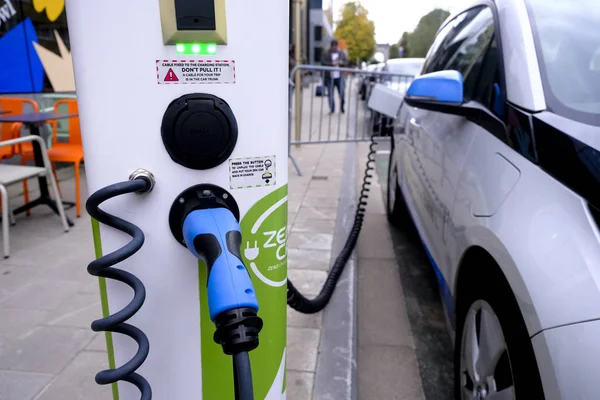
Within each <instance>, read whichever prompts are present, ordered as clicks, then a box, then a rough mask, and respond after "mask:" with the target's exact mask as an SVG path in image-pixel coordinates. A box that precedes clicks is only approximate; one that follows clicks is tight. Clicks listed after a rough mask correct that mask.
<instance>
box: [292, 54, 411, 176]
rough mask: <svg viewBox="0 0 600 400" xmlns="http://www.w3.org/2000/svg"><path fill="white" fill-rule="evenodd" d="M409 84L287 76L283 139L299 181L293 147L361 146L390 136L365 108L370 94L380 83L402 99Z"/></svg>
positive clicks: (398, 78) (373, 77)
mask: <svg viewBox="0 0 600 400" xmlns="http://www.w3.org/2000/svg"><path fill="white" fill-rule="evenodd" d="M332 77H333V79H332ZM337 77H340V79H339V80H337ZM412 80H413V76H408V75H401V74H394V73H389V72H373V71H364V70H359V69H352V68H337V67H325V66H317V65H298V66H296V67H295V68H294V69H293V70H292V72H291V73H290V89H289V96H290V97H289V116H288V134H289V157H290V160H291V161H292V163H293V165H294V168H295V169H296V172H297V173H298V175H302V173H301V171H300V168H299V167H298V165H297V163H296V160H294V158H293V157H292V154H291V147H292V146H293V145H296V146H298V145H302V144H311V143H321V144H324V143H345V142H362V141H369V140H371V136H373V135H376V136H386V135H389V134H390V133H391V129H392V123H393V119H391V118H387V117H384V116H382V115H378V113H376V112H373V111H371V110H369V108H368V107H367V104H368V100H369V96H370V94H371V90H372V89H373V87H374V86H375V85H376V84H377V83H382V84H385V85H386V86H388V87H389V88H391V89H393V90H397V91H398V92H401V93H404V92H406V90H407V89H408V86H409V85H410V83H411V82H412ZM342 101H343V102H342Z"/></svg>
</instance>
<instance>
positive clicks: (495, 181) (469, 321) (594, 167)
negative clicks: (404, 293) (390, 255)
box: [387, 0, 600, 400]
mask: <svg viewBox="0 0 600 400" xmlns="http://www.w3.org/2000/svg"><path fill="white" fill-rule="evenodd" d="M598 26H600V7H598V2H597V0H577V1H567V0H552V1H547V0H496V1H494V2H492V1H478V2H476V3H474V4H473V6H471V7H469V8H468V9H465V10H464V11H462V12H460V13H458V14H456V15H454V16H451V17H450V18H449V19H448V20H447V21H446V22H445V23H444V24H443V25H442V27H441V28H440V30H439V31H438V33H437V36H436V38H435V41H434V43H433V45H432V47H431V49H430V50H429V53H428V55H427V58H426V62H425V65H424V68H423V73H422V75H421V76H419V77H418V78H416V79H415V80H414V81H413V83H412V84H411V86H410V88H409V89H408V91H407V93H406V96H405V100H404V104H403V105H402V107H401V110H400V113H399V116H398V118H396V120H395V122H394V124H395V125H394V135H393V141H392V143H393V150H392V153H391V158H390V171H389V182H388V183H389V184H388V196H387V204H388V206H387V208H388V215H389V218H390V220H391V221H392V222H393V223H395V224H397V225H398V226H409V225H410V224H412V223H414V225H415V226H416V228H417V231H418V232H419V235H420V237H421V239H422V241H423V243H424V245H425V248H426V251H427V254H428V256H429V258H430V260H431V263H432V265H433V268H434V270H435V273H436V276H437V278H438V281H439V286H440V291H441V297H442V300H443V303H444V306H445V309H446V314H447V317H448V322H449V324H448V325H449V327H450V331H451V333H452V335H453V337H454V347H455V361H454V364H455V367H454V369H455V374H454V375H455V388H456V392H455V397H456V398H457V399H477V400H481V399H514V398H517V399H544V398H545V399H600V379H598V376H599V373H600V230H599V226H600V30H599V29H598Z"/></svg>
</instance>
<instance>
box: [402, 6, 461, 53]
mask: <svg viewBox="0 0 600 400" xmlns="http://www.w3.org/2000/svg"><path fill="white" fill-rule="evenodd" d="M449 15H450V13H449V12H448V11H445V10H442V9H439V8H436V9H435V10H433V11H431V12H430V13H429V14H427V15H425V16H423V17H422V18H421V20H420V21H419V23H418V24H417V27H416V28H415V30H414V32H412V33H409V34H407V35H406V38H405V36H404V34H403V35H402V39H400V42H402V40H403V39H406V40H405V41H406V43H405V51H404V53H405V55H404V57H425V56H426V55H427V51H428V50H429V48H430V47H431V44H432V43H433V39H434V38H435V34H436V33H437V30H438V29H439V27H440V26H441V25H442V23H443V22H444V21H445V20H446V18H448V16H449ZM405 34H406V33H405ZM403 47H404V46H403ZM407 50H408V51H407ZM407 54H408V55H407Z"/></svg>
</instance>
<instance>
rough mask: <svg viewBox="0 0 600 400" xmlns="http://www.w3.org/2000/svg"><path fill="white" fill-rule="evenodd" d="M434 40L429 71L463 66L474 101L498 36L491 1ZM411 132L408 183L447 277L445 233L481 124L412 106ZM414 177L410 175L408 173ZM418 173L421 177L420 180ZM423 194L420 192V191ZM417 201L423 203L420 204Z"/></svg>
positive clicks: (424, 234)
mask: <svg viewBox="0 0 600 400" xmlns="http://www.w3.org/2000/svg"><path fill="white" fill-rule="evenodd" d="M444 29H446V31H447V32H446V35H445V36H444V37H443V38H442V39H441V40H439V41H438V39H437V38H436V41H438V43H434V45H433V46H432V48H431V50H430V52H429V54H428V57H427V61H426V63H425V67H424V73H430V72H435V71H441V70H449V69H452V70H457V71H459V72H461V73H462V75H463V79H464V96H465V101H469V100H471V98H472V96H473V94H474V91H475V87H476V83H477V79H478V75H479V72H480V70H481V65H482V62H483V59H484V57H485V54H486V52H487V50H488V49H489V47H490V43H491V42H492V39H493V36H494V18H493V14H492V10H491V9H490V8H489V7H487V6H479V7H476V8H472V9H470V10H468V11H466V12H465V13H463V14H461V15H459V16H458V17H457V19H456V20H454V21H451V22H450V29H448V28H447V27H445V28H443V29H442V30H441V31H440V33H439V34H438V37H439V36H440V35H442V34H443V33H444ZM410 114H411V115H410V117H409V119H408V122H407V127H406V130H405V131H406V136H407V140H408V142H409V143H411V144H412V146H413V151H410V152H407V153H408V160H406V162H407V165H406V167H407V172H412V174H413V178H412V180H411V181H410V182H409V181H408V179H407V181H406V183H407V185H409V186H410V187H411V189H410V191H411V192H414V193H415V194H414V195H413V198H414V200H415V201H414V202H413V205H414V206H415V207H418V208H419V211H417V213H418V214H419V216H418V217H417V219H419V221H416V223H417V225H418V228H419V230H420V234H421V236H422V239H423V241H424V242H425V245H426V247H427V249H428V252H429V254H430V256H431V258H432V262H433V263H434V264H435V266H436V267H437V268H439V269H440V270H441V272H442V274H443V275H444V276H446V277H447V276H448V272H449V267H450V263H449V258H450V255H449V253H448V248H449V246H448V245H447V243H446V239H447V236H446V235H444V231H445V225H446V223H447V220H448V219H449V218H450V215H451V210H452V207H453V202H454V198H455V194H456V191H457V185H458V182H459V180H460V175H461V171H462V167H463V165H464V162H465V158H466V156H467V154H468V151H469V148H470V146H471V144H472V142H473V138H474V136H475V135H476V134H477V132H478V130H479V129H480V128H478V127H477V126H476V125H475V124H473V123H471V122H469V121H467V120H466V119H465V118H463V117H459V116H453V115H448V114H443V113H440V112H434V111H426V110H422V109H416V108H411V110H410ZM407 178H408V176H407ZM415 178H417V179H415ZM417 193H418V194H417ZM417 203H420V204H418V205H417Z"/></svg>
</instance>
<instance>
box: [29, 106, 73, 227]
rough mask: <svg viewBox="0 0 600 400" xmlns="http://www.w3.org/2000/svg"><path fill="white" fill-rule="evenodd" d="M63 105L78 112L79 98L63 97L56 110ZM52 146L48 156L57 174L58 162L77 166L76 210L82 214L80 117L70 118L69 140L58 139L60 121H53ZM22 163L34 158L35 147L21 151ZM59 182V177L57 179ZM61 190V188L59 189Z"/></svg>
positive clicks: (70, 111) (71, 111)
mask: <svg viewBox="0 0 600 400" xmlns="http://www.w3.org/2000/svg"><path fill="white" fill-rule="evenodd" d="M61 105H67V106H68V112H69V113H72V114H78V112H79V110H78V107H77V100H75V99H63V100H59V101H57V102H56V104H55V105H54V112H58V110H59V107H60V106H61ZM51 124H52V147H50V148H49V149H48V157H49V158H50V161H51V162H52V169H53V171H54V175H55V176H56V166H55V163H57V162H66V163H73V164H74V167H75V210H76V213H77V216H78V217H79V216H81V194H80V192H81V183H80V168H79V167H80V164H81V162H83V146H82V144H81V128H80V127H79V117H74V118H69V140H68V141H67V142H59V141H58V122H57V121H52V122H51ZM21 156H22V158H21V163H22V164H24V163H25V162H26V161H30V160H33V159H34V155H33V149H31V150H27V151H22V152H21ZM56 181H57V182H58V178H57V179H56ZM23 189H24V194H25V201H28V199H29V193H28V190H27V183H26V182H24V184H23ZM59 191H60V189H59Z"/></svg>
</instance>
